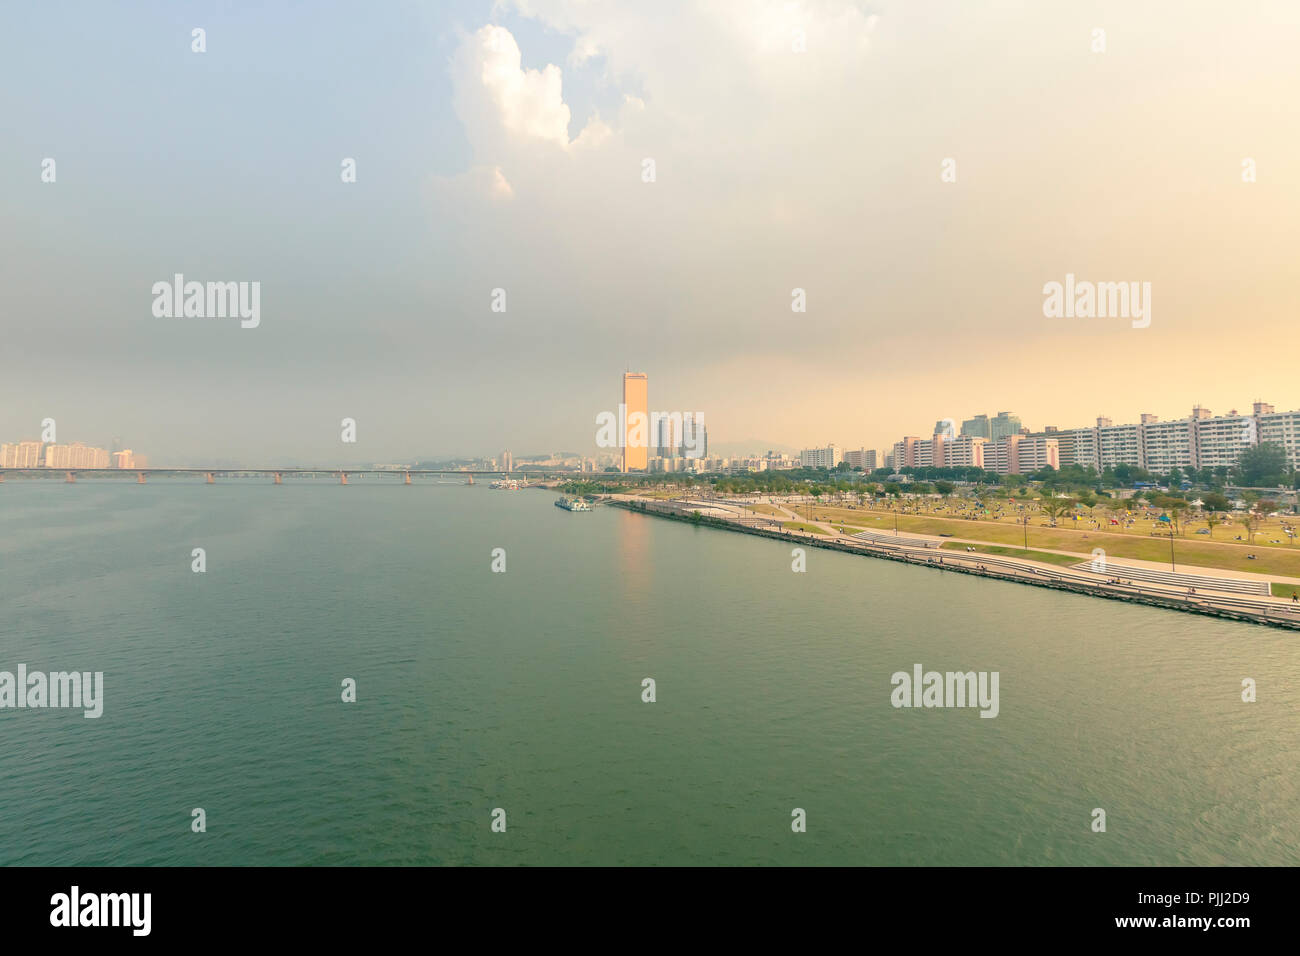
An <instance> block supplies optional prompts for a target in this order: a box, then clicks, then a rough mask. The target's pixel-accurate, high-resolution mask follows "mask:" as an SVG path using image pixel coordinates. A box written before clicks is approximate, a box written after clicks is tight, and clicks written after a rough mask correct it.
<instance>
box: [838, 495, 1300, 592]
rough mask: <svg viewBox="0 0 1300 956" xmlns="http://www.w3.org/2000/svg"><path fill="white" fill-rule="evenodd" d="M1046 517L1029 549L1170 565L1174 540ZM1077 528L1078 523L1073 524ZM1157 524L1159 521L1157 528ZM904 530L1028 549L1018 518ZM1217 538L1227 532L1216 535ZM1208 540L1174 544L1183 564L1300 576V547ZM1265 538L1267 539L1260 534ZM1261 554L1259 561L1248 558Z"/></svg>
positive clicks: (916, 518) (906, 518)
mask: <svg viewBox="0 0 1300 956" xmlns="http://www.w3.org/2000/svg"><path fill="white" fill-rule="evenodd" d="M814 514H815V516H816V517H817V518H818V519H819V520H829V521H836V522H842V521H850V520H856V521H859V522H860V521H861V519H862V512H861V511H849V510H848V509H846V508H815V509H814ZM878 514H879V516H880V517H881V519H882V520H885V521H888V522H889V523H891V524H892V523H893V520H894V515H893V513H892V512H887V511H882V512H878ZM1045 520H1046V519H1045V518H1043V517H1042V516H1041V515H1035V516H1032V517H1031V520H1030V524H1029V547H1030V549H1035V548H1042V549H1051V550H1055V551H1071V552H1074V553H1075V554H1078V555H1080V556H1081V558H1088V557H1091V555H1092V549H1093V548H1103V549H1105V551H1106V554H1107V555H1109V556H1110V557H1113V558H1136V559H1138V560H1141V561H1153V562H1157V563H1165V562H1168V561H1169V539H1168V538H1167V537H1163V536H1162V537H1152V536H1150V534H1137V533H1134V532H1132V531H1130V532H1126V533H1113V532H1108V531H1095V530H1087V531H1083V530H1075V529H1074V528H1064V527H1060V528H1045V527H1043V526H1042V522H1044V521H1045ZM1071 524H1073V522H1071ZM1152 524H1154V522H1153V523H1152ZM898 528H899V530H900V531H911V532H915V533H919V534H932V535H939V534H952V535H955V536H957V537H959V538H969V539H971V540H973V541H981V542H985V543H987V544H1000V545H1011V546H1017V547H1020V548H1023V547H1024V539H1025V529H1024V526H1023V525H1022V524H1020V522H1019V521H1017V520H1015V519H1014V518H1003V519H1002V520H1000V521H988V520H982V521H969V520H963V519H955V518H941V517H934V516H930V515H905V514H900V515H899V516H898ZM1216 533H1222V532H1221V531H1217V532H1216ZM1208 537H1209V536H1208V535H1194V534H1188V535H1187V536H1186V537H1176V538H1175V539H1174V553H1175V556H1176V558H1177V562H1178V563H1179V564H1188V565H1193V566H1195V567H1200V568H1219V569H1226V570H1232V571H1249V572H1252V573H1254V574H1283V575H1286V576H1287V577H1300V548H1288V547H1282V546H1278V545H1261V544H1260V543H1259V542H1258V539H1257V540H1256V544H1255V545H1246V544H1242V543H1237V542H1232V543H1229V542H1226V541H1210V540H1206V539H1207V538H1208ZM1261 537H1262V535H1261ZM1248 554H1254V555H1256V559H1255V560H1253V561H1252V560H1250V559H1248V558H1247V557H1246V555H1248Z"/></svg>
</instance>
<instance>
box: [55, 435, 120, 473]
mask: <svg viewBox="0 0 1300 956" xmlns="http://www.w3.org/2000/svg"><path fill="white" fill-rule="evenodd" d="M45 467H46V468H107V467H109V463H108V449H107V448H91V447H89V446H88V445H86V444H85V443H83V442H79V441H74V442H73V443H72V444H71V445H50V446H48V447H47V448H46V449H45Z"/></svg>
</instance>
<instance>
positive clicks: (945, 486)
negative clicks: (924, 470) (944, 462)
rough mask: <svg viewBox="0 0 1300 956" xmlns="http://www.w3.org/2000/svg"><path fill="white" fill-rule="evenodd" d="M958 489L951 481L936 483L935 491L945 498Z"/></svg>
mask: <svg viewBox="0 0 1300 956" xmlns="http://www.w3.org/2000/svg"><path fill="white" fill-rule="evenodd" d="M956 487H957V486H956V485H954V484H953V483H952V482H951V481H936V482H935V483H934V490H935V491H937V492H939V494H941V495H943V497H945V498H947V497H948V496H949V495H950V494H952V493H953V491H954V490H955V489H956Z"/></svg>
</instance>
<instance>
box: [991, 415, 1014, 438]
mask: <svg viewBox="0 0 1300 956" xmlns="http://www.w3.org/2000/svg"><path fill="white" fill-rule="evenodd" d="M989 432H990V434H989V440H990V441H1001V440H1002V439H1004V438H1006V437H1008V436H1010V435H1019V434H1020V419H1019V417H1017V416H1015V415H1012V414H1011V413H1010V412H998V417H997V418H995V419H993V420H992V421H990V422H989Z"/></svg>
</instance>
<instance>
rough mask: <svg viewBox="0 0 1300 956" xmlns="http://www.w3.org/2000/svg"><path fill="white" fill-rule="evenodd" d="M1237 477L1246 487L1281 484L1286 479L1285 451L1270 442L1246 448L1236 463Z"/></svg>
mask: <svg viewBox="0 0 1300 956" xmlns="http://www.w3.org/2000/svg"><path fill="white" fill-rule="evenodd" d="M1237 476H1238V480H1239V481H1240V482H1241V483H1242V484H1243V485H1246V486H1248V487H1254V488H1263V487H1266V486H1269V485H1280V484H1282V480H1283V478H1285V477H1286V450H1285V449H1284V448H1283V447H1282V446H1281V445H1275V444H1273V443H1272V442H1264V443H1263V444H1260V445H1255V446H1254V447H1253V448H1247V449H1246V450H1245V451H1243V452H1242V453H1241V458H1240V459H1238V461H1237Z"/></svg>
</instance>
